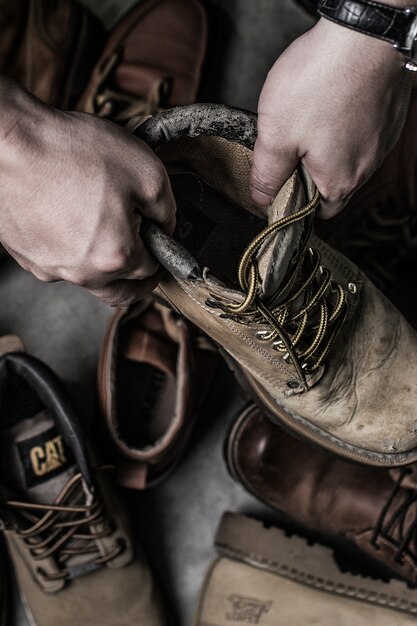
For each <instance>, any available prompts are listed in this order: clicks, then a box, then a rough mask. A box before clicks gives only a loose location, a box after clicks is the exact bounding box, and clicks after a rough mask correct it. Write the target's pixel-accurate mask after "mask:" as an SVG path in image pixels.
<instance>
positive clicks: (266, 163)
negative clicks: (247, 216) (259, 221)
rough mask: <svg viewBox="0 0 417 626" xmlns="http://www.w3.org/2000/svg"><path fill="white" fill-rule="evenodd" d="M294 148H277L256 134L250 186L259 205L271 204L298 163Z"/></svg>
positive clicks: (253, 197)
mask: <svg viewBox="0 0 417 626" xmlns="http://www.w3.org/2000/svg"><path fill="white" fill-rule="evenodd" d="M298 160H299V159H298V154H297V151H296V150H295V149H294V150H293V151H291V150H279V149H275V148H272V147H271V145H270V142H268V144H266V143H265V142H264V140H263V137H262V135H258V138H257V140H256V143H255V148H254V151H253V160H252V168H251V177H250V186H251V194H252V199H253V200H254V202H256V203H257V204H260V205H261V206H267V205H269V204H271V202H272V201H273V200H274V198H275V196H276V195H277V193H278V191H279V190H280V189H281V187H282V185H283V184H284V183H285V182H286V180H288V178H289V177H290V176H291V174H292V173H293V172H294V170H295V168H296V167H297V164H298Z"/></svg>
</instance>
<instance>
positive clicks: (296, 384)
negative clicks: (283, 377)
mask: <svg viewBox="0 0 417 626" xmlns="http://www.w3.org/2000/svg"><path fill="white" fill-rule="evenodd" d="M287 386H288V387H289V388H290V389H298V387H299V386H300V383H299V382H298V380H289V381H288V382H287Z"/></svg>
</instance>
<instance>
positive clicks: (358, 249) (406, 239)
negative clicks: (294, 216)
mask: <svg viewBox="0 0 417 626" xmlns="http://www.w3.org/2000/svg"><path fill="white" fill-rule="evenodd" d="M396 203H397V204H398V203H399V204H400V206H401V208H402V210H401V211H396V210H395V208H393V207H395V204H396ZM338 247H339V248H340V249H341V250H342V251H344V252H345V254H346V255H347V256H348V257H349V258H352V260H354V261H355V262H356V263H357V265H359V266H360V267H361V268H362V269H363V271H364V272H365V273H366V274H367V275H368V276H369V278H370V279H371V280H372V281H373V282H374V283H375V284H376V285H377V286H378V287H379V288H380V289H382V290H386V288H387V287H389V286H390V285H391V284H393V283H394V282H395V280H396V279H397V278H398V274H399V266H400V265H401V264H402V263H407V262H410V261H411V260H412V259H413V258H414V257H415V255H416V253H417V211H416V209H415V208H413V207H412V206H411V202H410V198H409V193H408V190H407V189H405V190H403V191H402V193H401V194H400V198H399V199H397V200H396V199H395V198H388V199H387V201H386V202H385V203H384V204H382V203H381V204H376V205H375V206H373V207H372V209H371V210H369V211H365V212H364V213H363V217H362V220H361V221H360V223H359V227H358V229H357V231H356V232H355V233H354V235H353V236H352V237H351V238H350V239H347V240H346V241H343V242H342V243H341V245H340V246H338Z"/></svg>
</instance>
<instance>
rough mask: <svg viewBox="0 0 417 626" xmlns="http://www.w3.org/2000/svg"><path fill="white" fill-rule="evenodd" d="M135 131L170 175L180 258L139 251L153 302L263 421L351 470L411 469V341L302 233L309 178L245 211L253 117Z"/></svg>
mask: <svg viewBox="0 0 417 626" xmlns="http://www.w3.org/2000/svg"><path fill="white" fill-rule="evenodd" d="M137 132H138V134H139V136H141V137H142V138H144V139H145V140H147V141H148V143H150V145H151V146H153V147H154V148H155V149H156V150H157V154H158V155H159V156H160V157H161V159H162V160H163V161H164V162H165V163H166V164H167V166H168V168H169V169H170V171H171V184H172V187H173V191H174V195H175V197H176V200H177V206H178V214H177V215H178V225H177V229H176V232H175V235H174V236H175V237H176V239H177V241H178V242H180V243H182V244H183V245H182V248H181V249H179V248H178V247H177V248H176V247H175V245H172V246H169V245H168V244H167V241H166V238H165V239H164V238H163V237H162V238H160V240H159V245H158V240H157V241H156V245H155V246H154V247H152V248H151V249H152V251H153V252H154V253H155V254H156V255H157V256H158V258H159V260H160V261H161V263H162V264H164V265H165V267H166V268H168V269H169V270H170V273H168V272H167V273H165V274H164V276H163V278H162V280H161V282H160V285H159V288H158V293H159V294H160V295H161V297H163V298H164V299H165V300H166V301H168V302H170V303H171V305H172V306H173V307H174V308H175V309H176V310H177V311H179V312H180V313H182V314H183V315H184V316H185V317H187V318H188V319H189V320H190V321H192V322H193V323H194V324H196V325H197V326H199V327H200V328H201V329H202V330H204V331H205V332H206V333H207V334H208V335H209V336H210V337H211V338H212V339H214V340H215V341H216V342H217V343H218V344H219V345H220V346H221V348H222V349H223V351H224V353H225V355H226V356H227V358H228V359H229V361H230V362H231V364H232V367H233V368H235V370H236V372H237V374H238V377H239V379H240V381H241V382H242V384H243V385H244V386H245V387H246V388H247V390H248V392H249V393H250V394H251V395H252V396H253V397H254V398H256V401H257V402H259V403H260V404H261V405H262V406H263V407H264V408H265V410H266V411H267V412H268V414H269V415H270V417H271V418H272V419H274V420H276V421H278V422H279V423H283V424H285V425H286V426H287V427H288V428H290V429H291V430H293V431H294V432H296V433H298V434H299V435H300V436H302V437H305V438H307V439H309V440H311V441H313V442H315V443H316V444H317V445H320V446H322V447H325V448H327V449H329V450H331V451H333V452H335V453H337V454H340V455H342V456H345V457H347V458H350V459H355V460H357V461H361V462H364V463H368V464H374V465H381V466H387V465H388V466H390V465H391V466H392V465H401V464H407V463H410V462H411V461H414V460H415V459H417V430H416V428H415V423H416V419H417V408H416V407H417V403H416V401H415V391H414V390H415V385H414V378H415V375H416V374H417V364H416V360H415V355H416V354H417V335H416V333H415V332H414V331H413V329H412V328H411V327H410V326H409V325H408V324H407V323H406V321H405V320H404V318H403V317H402V316H401V315H400V313H399V312H398V310H397V309H396V308H395V307H394V306H393V305H392V304H390V303H389V302H388V301H387V300H386V298H385V297H384V296H383V295H382V294H381V293H380V292H379V291H378V290H377V289H376V288H375V287H374V286H373V285H372V283H371V282H370V281H369V280H368V279H367V278H366V276H365V275H364V274H362V273H361V272H360V271H359V269H358V268H357V267H356V266H355V265H353V264H352V263H350V262H349V261H348V260H347V259H346V258H345V257H343V255H341V254H340V253H338V252H336V251H335V250H334V249H332V248H330V247H329V246H327V245H326V244H325V243H324V242H323V241H321V240H320V239H318V238H317V237H316V236H314V235H312V234H311V228H312V220H313V218H314V213H315V209H316V207H317V205H318V202H319V196H318V193H317V191H316V189H315V187H314V185H313V183H312V181H311V180H310V179H309V177H308V175H307V174H306V173H305V172H304V171H302V170H299V171H297V172H295V173H294V175H293V176H292V177H291V178H290V179H289V181H288V182H287V183H286V184H285V185H284V187H283V188H282V190H281V191H280V193H279V194H278V196H277V198H276V199H275V201H274V203H273V204H272V205H271V207H269V209H268V210H267V209H260V208H259V207H258V206H256V205H254V203H253V202H252V201H251V197H250V190H249V172H250V162H251V148H252V147H253V144H254V141H255V136H256V117H255V116H254V115H252V114H249V113H247V112H244V111H241V110H232V109H229V108H227V107H224V106H221V105H195V106H190V107H181V108H177V109H172V110H170V111H166V112H163V113H160V114H158V115H156V116H155V117H153V118H151V119H150V120H148V121H147V122H145V123H144V124H143V126H139V128H138V129H137ZM199 135H201V136H199ZM204 135H211V136H210V137H205V136H204ZM239 144H240V145H239ZM156 239H158V238H156ZM184 247H185V248H186V249H187V251H188V252H187V253H184ZM190 253H191V256H190ZM187 268H188V270H192V271H191V272H190V274H189V275H188V274H187ZM196 269H197V270H199V272H198V271H197V272H196ZM199 274H200V276H199ZM394 415H395V416H396V417H395V419H393V416H394Z"/></svg>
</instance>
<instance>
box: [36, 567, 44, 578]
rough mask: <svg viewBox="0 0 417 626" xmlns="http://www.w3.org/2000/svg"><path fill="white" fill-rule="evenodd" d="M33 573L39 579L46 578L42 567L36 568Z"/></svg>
mask: <svg viewBox="0 0 417 626" xmlns="http://www.w3.org/2000/svg"><path fill="white" fill-rule="evenodd" d="M35 571H36V573H37V575H38V576H40V577H41V578H46V572H45V570H44V569H43V568H42V567H37V568H36V570H35Z"/></svg>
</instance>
